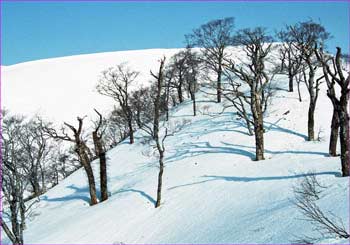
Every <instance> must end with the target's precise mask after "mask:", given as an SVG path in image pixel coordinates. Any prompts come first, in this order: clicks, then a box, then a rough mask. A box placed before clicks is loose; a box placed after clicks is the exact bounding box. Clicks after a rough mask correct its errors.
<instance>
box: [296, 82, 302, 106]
mask: <svg viewBox="0 0 350 245" xmlns="http://www.w3.org/2000/svg"><path fill="white" fill-rule="evenodd" d="M297 87H298V96H299V102H302V99H301V92H300V82H297Z"/></svg>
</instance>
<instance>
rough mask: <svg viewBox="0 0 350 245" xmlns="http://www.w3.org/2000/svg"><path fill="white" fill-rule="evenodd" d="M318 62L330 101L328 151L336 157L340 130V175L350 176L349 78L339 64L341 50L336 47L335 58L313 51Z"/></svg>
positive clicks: (320, 51)
mask: <svg viewBox="0 0 350 245" xmlns="http://www.w3.org/2000/svg"><path fill="white" fill-rule="evenodd" d="M315 53H316V56H317V58H318V60H319V61H320V62H321V64H322V68H323V74H324V77H325V80H326V83H327V87H328V90H327V96H328V98H329V99H330V100H331V101H332V105H333V117H332V124H331V137H330V145H329V151H330V154H331V155H336V149H337V148H336V147H337V138H338V131H339V130H338V129H339V128H340V134H339V136H340V152H341V153H340V158H341V165H342V175H343V176H349V174H350V155H349V148H350V143H349V112H348V106H349V104H348V103H349V92H350V89H349V83H350V76H349V75H348V76H347V77H346V76H345V75H344V72H343V68H342V64H341V56H342V55H341V49H340V48H339V47H337V53H336V56H335V57H333V56H331V57H330V56H328V57H327V55H326V54H324V53H323V50H322V48H321V49H320V50H317V49H316V50H315ZM336 85H338V87H339V88H340V95H337V93H336V89H335V87H336Z"/></svg>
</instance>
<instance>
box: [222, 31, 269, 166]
mask: <svg viewBox="0 0 350 245" xmlns="http://www.w3.org/2000/svg"><path fill="white" fill-rule="evenodd" d="M235 39H236V43H237V44H240V45H242V46H243V47H244V51H245V53H246V55H247V58H248V60H249V63H243V64H241V65H239V66H238V65H237V64H235V62H234V61H233V60H228V59H227V60H228V62H229V64H228V65H227V69H228V71H229V72H232V73H233V74H234V75H235V76H237V77H238V78H239V80H241V81H242V82H244V83H245V84H246V85H247V86H248V87H249V94H248V95H244V96H243V97H241V95H243V94H240V93H239V92H237V91H235V90H236V89H238V87H239V85H237V86H236V87H234V88H233V92H234V93H235V95H237V96H238V103H242V101H241V102H240V98H243V99H244V100H246V102H247V103H248V104H249V106H250V110H251V113H252V116H253V121H252V122H253V125H254V134H255V145H256V160H257V161H259V160H263V159H264V111H266V109H267V103H268V100H269V98H270V97H271V95H272V93H271V89H270V88H271V87H270V82H271V80H272V77H273V76H269V75H268V74H267V70H266V68H265V61H266V57H267V55H268V54H269V53H270V51H271V48H272V43H271V41H272V38H271V37H270V36H268V35H267V34H266V31H265V29H264V28H261V27H258V28H255V29H243V30H241V31H239V32H238V34H237V36H236V38H235ZM235 103H236V102H235ZM241 108H242V109H243V108H244V107H241ZM244 114H245V113H242V115H243V116H244ZM246 120H247V119H246ZM247 121H249V120H247ZM247 123H248V122H247Z"/></svg>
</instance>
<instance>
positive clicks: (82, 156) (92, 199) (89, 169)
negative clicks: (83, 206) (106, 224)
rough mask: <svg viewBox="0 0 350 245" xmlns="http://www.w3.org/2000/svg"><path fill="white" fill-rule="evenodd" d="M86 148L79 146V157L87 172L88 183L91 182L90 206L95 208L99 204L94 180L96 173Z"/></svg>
mask: <svg viewBox="0 0 350 245" xmlns="http://www.w3.org/2000/svg"><path fill="white" fill-rule="evenodd" d="M84 148H85V147H84V146H79V148H78V155H79V158H80V161H81V165H83V167H84V170H85V172H86V175H87V178H88V182H89V192H90V205H91V206H93V205H95V204H97V195H96V184H95V178H94V172H93V170H92V167H91V163H90V159H89V157H88V156H87V153H86V152H85V150H84Z"/></svg>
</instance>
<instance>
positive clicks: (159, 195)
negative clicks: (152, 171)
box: [155, 143, 164, 208]
mask: <svg viewBox="0 0 350 245" xmlns="http://www.w3.org/2000/svg"><path fill="white" fill-rule="evenodd" d="M157 144H158V143H157ZM157 147H158V146H157ZM159 147H160V146H159ZM159 147H158V151H159V173H158V187H157V201H156V204H155V207H156V208H158V207H159V206H160V202H161V199H162V184H163V181H162V180H163V172H164V162H163V159H164V151H163V149H160V148H159Z"/></svg>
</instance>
